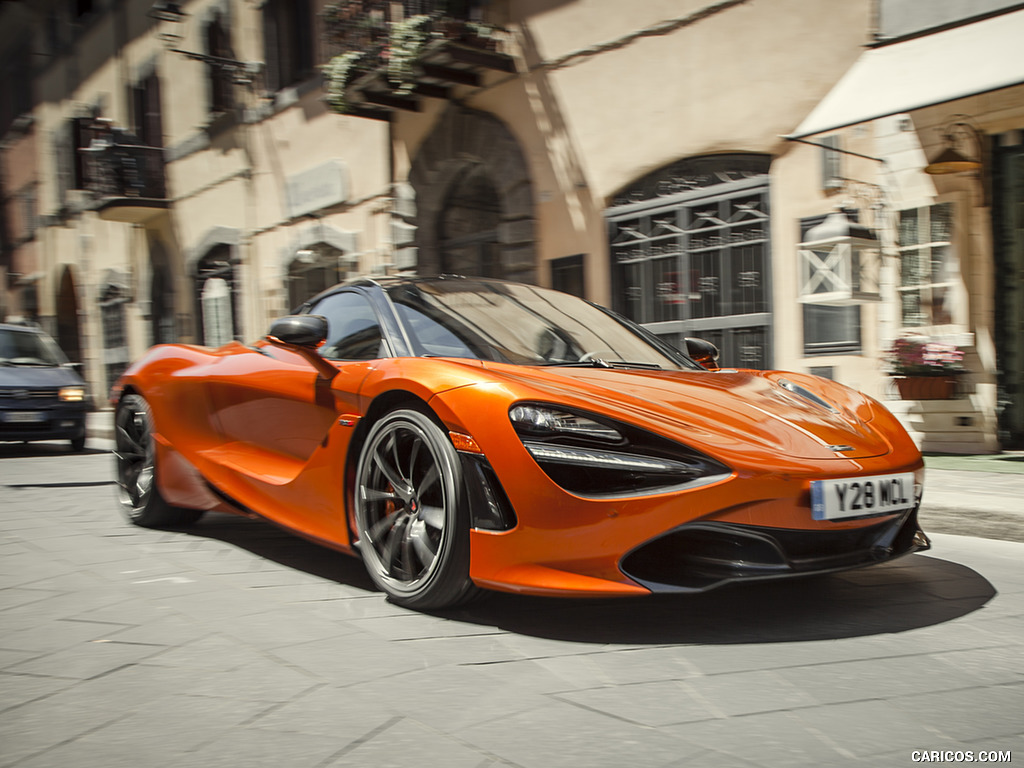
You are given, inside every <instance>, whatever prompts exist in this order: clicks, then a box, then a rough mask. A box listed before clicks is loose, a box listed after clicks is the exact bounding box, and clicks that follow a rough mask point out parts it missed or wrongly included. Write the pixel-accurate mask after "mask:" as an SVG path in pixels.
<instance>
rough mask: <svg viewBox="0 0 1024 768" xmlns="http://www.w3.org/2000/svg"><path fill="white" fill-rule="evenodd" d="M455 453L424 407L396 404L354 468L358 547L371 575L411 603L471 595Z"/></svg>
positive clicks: (436, 603)
mask: <svg viewBox="0 0 1024 768" xmlns="http://www.w3.org/2000/svg"><path fill="white" fill-rule="evenodd" d="M464 496H465V494H464V492H463V484H462V471H461V464H460V461H459V457H458V454H457V453H456V452H455V448H454V447H453V446H452V444H451V441H449V440H448V437H447V435H446V434H445V433H444V431H443V430H442V429H441V428H440V427H439V426H438V425H437V424H436V423H435V422H434V420H433V419H431V418H430V417H429V416H427V415H426V414H424V413H421V412H420V411H417V410H397V411H392V412H391V413H389V414H387V415H386V416H385V417H384V418H382V419H381V420H380V421H378V422H377V423H376V424H375V425H374V426H373V428H372V429H371V430H370V434H369V435H368V436H367V439H366V443H365V445H364V446H363V451H362V454H361V455H360V457H359V464H358V466H357V469H356V489H355V512H356V525H357V528H358V534H359V552H360V554H361V555H362V557H363V562H364V563H365V564H366V569H367V571H368V572H369V574H370V578H372V579H373V581H374V583H375V584H377V586H378V587H380V588H381V589H382V590H383V591H384V592H386V593H387V594H388V596H389V598H390V599H391V600H392V601H393V602H396V603H399V604H401V605H406V606H409V607H411V608H421V609H422V608H442V607H446V606H452V605H455V604H457V603H460V602H464V601H465V600H467V599H468V598H470V597H472V596H473V595H475V594H476V591H477V590H476V588H475V587H474V586H473V584H472V582H471V581H470V580H469V523H468V513H467V511H466V509H465V500H464Z"/></svg>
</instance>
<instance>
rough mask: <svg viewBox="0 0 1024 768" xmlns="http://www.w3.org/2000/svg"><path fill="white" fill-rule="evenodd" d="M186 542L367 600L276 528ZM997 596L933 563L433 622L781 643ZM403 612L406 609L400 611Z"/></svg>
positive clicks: (577, 634) (921, 620) (906, 623)
mask: <svg viewBox="0 0 1024 768" xmlns="http://www.w3.org/2000/svg"><path fill="white" fill-rule="evenodd" d="M181 532H182V533H187V534H189V535H193V536H202V537H204V538H210V539H216V540H219V541H223V542H225V543H229V544H232V545H234V546H237V547H240V548H242V549H245V550H247V551H249V552H252V553H253V554H255V555H258V556H260V557H264V558H267V559H268V560H271V561H273V562H276V563H278V564H280V565H283V566H285V567H288V568H293V569H295V570H298V571H303V572H305V573H308V574H311V575H313V576H317V577H319V578H322V579H325V580H328V581H333V582H337V583H339V584H344V585H347V586H351V587H355V588H357V589H361V590H365V591H367V592H376V588H375V587H374V585H373V583H372V582H371V581H370V579H369V577H368V576H367V575H366V572H365V571H364V570H363V566H362V563H361V562H360V561H359V559H358V558H355V557H348V556H344V555H339V554H338V553H337V552H335V551H333V550H331V549H328V548H326V547H323V546H320V545H317V544H314V543H312V542H309V541H306V540H305V539H302V538H299V537H297V536H295V535H294V534H292V533H289V532H287V531H285V530H283V529H280V528H278V527H276V526H274V525H272V524H270V523H267V522H263V521H257V520H250V519H247V518H242V517H236V516H234V515H225V514H217V513H209V514H207V516H206V517H205V518H204V519H203V520H202V521H201V522H200V523H199V524H198V525H196V526H194V527H191V528H188V529H182V530H181ZM995 595H996V589H995V587H993V586H992V584H991V583H990V582H989V581H988V580H987V579H986V578H985V577H984V576H982V575H981V574H979V573H978V572H976V571H974V570H972V569H970V568H968V567H966V566H964V565H960V564H958V563H953V562H949V561H947V560H943V559H942V558H941V557H938V556H935V555H932V554H929V555H922V554H918V555H910V556H908V557H905V558H902V559H900V560H897V561H895V562H892V563H886V564H882V565H876V566H873V567H871V568H864V569H860V570H854V571H845V572H842V573H834V574H827V575H820V576H809V577H804V578H799V579H786V580H779V581H763V582H752V583H746V584H733V585H727V586H724V587H720V588H718V589H715V590H712V591H710V592H703V593H699V594H688V595H679V594H674V595H651V596H646V597H637V598H612V599H566V598H545V597H530V596H525V595H515V594H506V593H499V592H489V593H486V594H485V596H484V597H483V598H482V599H480V600H478V601H475V602H473V603H471V604H469V605H468V606H464V607H460V608H456V609H452V610H446V611H432V612H430V613H431V614H432V615H435V616H438V617H441V618H445V619H448V620H451V621H457V622H462V623H464V624H468V625H476V626H481V627H491V628H498V629H502V630H505V631H508V632H514V633H516V634H521V635H528V636H533V637H539V638H546V639H551V640H564V641H567V642H575V643H594V644H606V643H613V644H629V645H660V644H729V643H782V642H794V641H806V640H835V639H839V638H850V637H864V636H870V635H879V634H889V633H895V632H906V631H909V630H913V629H921V628H924V627H930V626H936V625H939V624H943V623H945V622H948V621H952V620H953V619H957V618H960V617H963V616H966V615H967V614H970V613H972V612H974V611H976V610H978V609H979V608H981V607H982V606H984V605H985V604H986V603H987V602H989V601H990V600H991V599H992V598H993V597H995ZM396 610H400V609H396Z"/></svg>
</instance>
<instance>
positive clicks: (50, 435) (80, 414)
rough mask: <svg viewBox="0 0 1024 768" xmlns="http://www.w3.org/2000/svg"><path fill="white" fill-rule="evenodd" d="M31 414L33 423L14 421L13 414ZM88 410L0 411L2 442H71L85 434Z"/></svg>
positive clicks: (20, 420) (0, 436)
mask: <svg viewBox="0 0 1024 768" xmlns="http://www.w3.org/2000/svg"><path fill="white" fill-rule="evenodd" d="M26 412H30V413H33V414H37V415H34V416H33V417H32V418H33V419H34V420H33V421H25V420H22V418H23V417H18V420H12V414H21V413H26ZM85 415H86V410H85V409H84V408H82V409H74V410H72V409H70V408H47V409H41V410H35V411H23V410H13V409H2V410H0V441H5V440H19V441H21V440H27V441H33V440H71V439H74V438H77V437H81V436H82V435H84V434H85Z"/></svg>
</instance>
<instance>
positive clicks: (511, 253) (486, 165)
mask: <svg viewBox="0 0 1024 768" xmlns="http://www.w3.org/2000/svg"><path fill="white" fill-rule="evenodd" d="M409 184H410V186H411V187H412V188H413V191H414V193H415V204H414V205H409V204H408V203H406V205H407V207H408V210H405V211H403V215H402V218H403V219H404V220H405V221H406V223H408V224H411V225H413V226H414V227H415V235H414V239H413V243H414V245H415V246H416V249H417V264H416V267H417V269H418V271H419V272H421V273H424V274H428V273H440V272H458V273H461V274H471V275H488V276H492V277H501V278H505V279H509V280H519V281H522V282H535V281H536V275H537V264H536V258H537V256H536V246H535V226H534V207H533V184H532V182H531V179H530V169H529V166H528V164H527V162H526V158H525V157H524V155H523V152H522V150H521V149H520V147H519V142H518V141H516V138H515V136H513V135H512V132H511V131H510V130H509V129H508V127H507V126H506V125H505V124H504V123H503V122H501V120H499V119H498V118H496V117H495V116H494V115H490V114H487V113H485V112H477V111H475V110H471V109H466V108H465V107H452V108H449V109H448V110H447V111H446V112H445V113H444V114H443V115H442V116H441V118H440V120H439V121H438V124H437V126H436V127H435V128H434V130H433V131H432V132H431V134H430V135H429V136H428V137H427V139H426V140H425V141H424V142H423V144H422V145H421V147H420V149H419V152H418V153H417V155H416V157H415V159H414V160H413V162H412V167H411V168H410V170H409Z"/></svg>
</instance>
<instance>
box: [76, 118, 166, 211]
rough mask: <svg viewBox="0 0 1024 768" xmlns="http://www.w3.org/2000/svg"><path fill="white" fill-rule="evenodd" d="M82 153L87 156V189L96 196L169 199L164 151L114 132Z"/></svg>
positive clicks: (132, 137) (129, 135) (93, 143)
mask: <svg viewBox="0 0 1024 768" xmlns="http://www.w3.org/2000/svg"><path fill="white" fill-rule="evenodd" d="M80 151H81V152H82V154H83V155H84V156H85V160H84V162H83V168H84V172H85V173H84V175H85V188H86V189H87V190H89V191H90V192H92V193H93V194H95V195H96V196H97V197H99V198H112V197H139V198H152V199H158V200H163V199H164V198H166V197H167V185H166V181H165V176H164V151H163V149H162V148H160V147H147V146H144V145H142V144H139V143H138V140H137V139H136V138H135V137H134V136H132V135H131V134H129V133H127V132H125V131H119V130H117V129H114V130H112V131H110V132H109V133H106V134H101V135H100V136H99V137H97V138H94V139H93V140H92V143H91V144H90V145H89V146H88V147H83V148H82V149H81V150H80Z"/></svg>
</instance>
